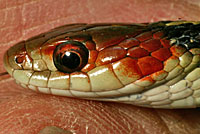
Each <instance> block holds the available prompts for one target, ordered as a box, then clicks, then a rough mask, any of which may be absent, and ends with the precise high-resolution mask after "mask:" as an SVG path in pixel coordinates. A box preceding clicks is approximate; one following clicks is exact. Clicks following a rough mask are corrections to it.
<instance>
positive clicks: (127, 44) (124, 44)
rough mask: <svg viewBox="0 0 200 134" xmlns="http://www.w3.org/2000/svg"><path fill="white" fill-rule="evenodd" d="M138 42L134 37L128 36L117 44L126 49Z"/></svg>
mask: <svg viewBox="0 0 200 134" xmlns="http://www.w3.org/2000/svg"><path fill="white" fill-rule="evenodd" d="M139 44H140V42H139V41H138V40H136V39H135V38H129V39H126V40H124V41H122V42H121V43H120V44H119V45H118V46H120V47H123V48H125V49H128V48H130V47H133V46H137V45H139Z"/></svg>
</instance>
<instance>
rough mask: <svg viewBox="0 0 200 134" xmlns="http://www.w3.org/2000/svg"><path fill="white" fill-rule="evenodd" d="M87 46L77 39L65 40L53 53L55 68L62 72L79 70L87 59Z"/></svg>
mask: <svg viewBox="0 0 200 134" xmlns="http://www.w3.org/2000/svg"><path fill="white" fill-rule="evenodd" d="M88 55H89V52H88V50H87V48H86V47H85V46H84V45H83V44H82V43H81V42H78V41H67V42H64V43H62V44H60V45H58V46H57V47H56V48H55V50H54V53H53V61H54V64H55V66H56V68H57V69H58V70H59V71H61V72H64V73H71V72H75V71H80V70H81V69H82V68H83V67H84V66H85V65H86V64H87V61H88Z"/></svg>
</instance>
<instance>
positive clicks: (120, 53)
mask: <svg viewBox="0 0 200 134" xmlns="http://www.w3.org/2000/svg"><path fill="white" fill-rule="evenodd" d="M126 53H127V52H126V50H125V49H124V48H122V47H117V46H114V47H109V48H106V49H104V50H102V51H100V52H99V54H98V57H97V60H96V65H98V66H99V65H105V64H108V63H112V62H114V61H117V60H120V59H122V58H124V57H125V56H126Z"/></svg>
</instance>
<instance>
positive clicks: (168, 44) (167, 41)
mask: <svg viewBox="0 0 200 134" xmlns="http://www.w3.org/2000/svg"><path fill="white" fill-rule="evenodd" d="M160 42H161V44H162V45H163V47H166V48H170V47H171V45H170V40H166V39H161V40H160Z"/></svg>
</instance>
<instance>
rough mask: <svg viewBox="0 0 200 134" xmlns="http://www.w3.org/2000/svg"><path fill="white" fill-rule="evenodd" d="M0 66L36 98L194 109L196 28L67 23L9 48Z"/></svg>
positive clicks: (198, 53) (197, 95)
mask: <svg viewBox="0 0 200 134" xmlns="http://www.w3.org/2000/svg"><path fill="white" fill-rule="evenodd" d="M4 67H5V69H6V70H7V72H8V73H9V74H10V75H11V76H12V77H13V78H14V79H15V81H16V83H17V84H19V85H20V86H22V87H24V88H27V89H31V90H33V91H36V92H40V93H45V94H52V95H57V96H66V97H73V98H80V99H87V100H95V101H108V102H119V103H126V104H132V105H136V106H141V107H149V108H164V109H177V108H196V107H199V106H200V22H198V21H183V20H179V21H158V22H153V23H94V24H84V23H76V24H68V25H64V26H60V27H57V28H54V29H52V30H50V31H48V32H45V33H42V34H39V35H37V36H34V37H32V38H29V39H27V40H24V41H21V42H19V43H17V44H16V45H14V46H12V47H11V48H9V49H8V50H7V51H6V53H5V54H4Z"/></svg>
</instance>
